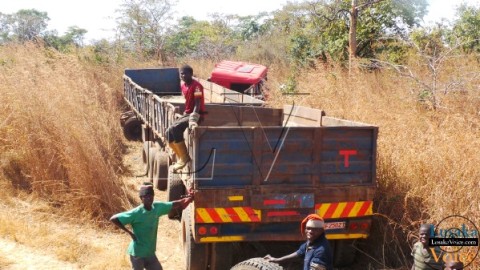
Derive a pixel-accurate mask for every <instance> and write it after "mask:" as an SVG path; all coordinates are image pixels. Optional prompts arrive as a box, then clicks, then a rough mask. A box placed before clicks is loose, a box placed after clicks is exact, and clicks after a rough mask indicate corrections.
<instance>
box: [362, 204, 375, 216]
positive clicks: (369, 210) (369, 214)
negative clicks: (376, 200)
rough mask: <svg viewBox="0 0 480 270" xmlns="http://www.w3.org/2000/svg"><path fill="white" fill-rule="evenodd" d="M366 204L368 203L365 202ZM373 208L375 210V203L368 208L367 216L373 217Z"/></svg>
mask: <svg viewBox="0 0 480 270" xmlns="http://www.w3.org/2000/svg"><path fill="white" fill-rule="evenodd" d="M364 203H367V202H364ZM372 208H373V202H372V203H371V204H370V206H369V207H368V209H367V212H365V216H371V215H373V210H372Z"/></svg>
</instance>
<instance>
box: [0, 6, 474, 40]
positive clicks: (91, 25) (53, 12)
mask: <svg viewBox="0 0 480 270" xmlns="http://www.w3.org/2000/svg"><path fill="white" fill-rule="evenodd" d="M122 2H123V0H75V1H72V0H62V1H58V0H0V12H1V13H4V14H11V13H15V12H17V11H18V10H20V9H32V8H34V9H37V10H38V11H43V12H47V15H48V17H49V18H50V21H49V22H48V25H49V30H57V31H58V33H59V34H60V35H61V34H63V33H64V32H65V31H66V30H67V29H68V27H69V26H78V27H80V28H83V29H86V30H87V31H88V32H87V34H86V35H85V40H86V41H90V40H98V39H101V38H107V39H110V38H112V37H113V31H112V29H113V28H114V27H115V18H116V16H117V15H116V14H115V11H116V10H117V9H118V8H119V7H120V6H121V4H122ZM287 2H299V0H290V1H288V0H177V4H176V7H175V9H174V10H175V16H177V17H181V16H193V17H194V18H195V19H197V20H207V19H209V15H211V14H212V13H221V14H238V15H241V16H246V15H255V14H258V13H260V12H262V11H274V10H278V9H281V8H282V7H283V6H284V5H285V4H286V3H287ZM300 2H302V1H300ZM428 2H429V11H430V12H429V14H428V15H427V16H426V17H425V18H424V21H425V23H429V22H430V23H431V22H435V21H438V20H439V19H440V18H442V17H444V18H447V19H452V18H453V16H454V13H455V7H456V6H458V5H459V4H460V3H462V2H467V3H468V4H470V5H476V6H478V5H479V3H480V1H479V0H428Z"/></svg>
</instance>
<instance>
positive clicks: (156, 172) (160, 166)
mask: <svg viewBox="0 0 480 270" xmlns="http://www.w3.org/2000/svg"><path fill="white" fill-rule="evenodd" d="M167 180H168V154H167V153H165V152H162V151H157V153H156V154H155V159H154V162H153V183H154V185H155V186H156V187H157V188H158V189H159V190H166V189H167V183H168V182H167Z"/></svg>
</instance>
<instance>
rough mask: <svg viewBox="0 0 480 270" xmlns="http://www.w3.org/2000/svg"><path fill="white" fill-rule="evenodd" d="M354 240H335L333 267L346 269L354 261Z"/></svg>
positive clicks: (355, 250) (355, 251)
mask: <svg viewBox="0 0 480 270" xmlns="http://www.w3.org/2000/svg"><path fill="white" fill-rule="evenodd" d="M353 241H354V240H336V241H335V245H334V246H335V247H334V253H333V254H334V255H333V266H335V267H346V266H350V265H352V264H353V263H354V261H355V256H356V253H357V249H356V248H355V247H354V245H353Z"/></svg>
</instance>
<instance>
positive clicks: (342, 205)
mask: <svg viewBox="0 0 480 270" xmlns="http://www.w3.org/2000/svg"><path fill="white" fill-rule="evenodd" d="M346 205H347V203H346V202H341V203H338V205H337V208H336V209H335V212H333V215H332V218H339V217H340V215H341V214H342V212H343V209H345V206H346Z"/></svg>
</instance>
